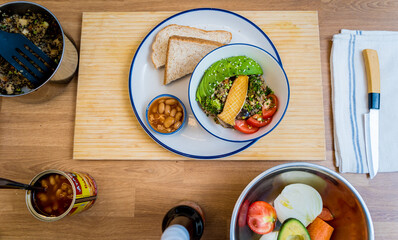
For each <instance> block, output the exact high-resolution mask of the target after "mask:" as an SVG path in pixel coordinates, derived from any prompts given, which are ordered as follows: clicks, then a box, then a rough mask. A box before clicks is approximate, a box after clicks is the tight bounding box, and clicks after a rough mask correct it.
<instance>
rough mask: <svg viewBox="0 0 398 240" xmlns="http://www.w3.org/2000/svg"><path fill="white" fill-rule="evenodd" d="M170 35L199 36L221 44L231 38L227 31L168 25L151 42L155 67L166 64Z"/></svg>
mask: <svg viewBox="0 0 398 240" xmlns="http://www.w3.org/2000/svg"><path fill="white" fill-rule="evenodd" d="M171 36H182V37H193V38H201V39H205V40H210V41H216V42H219V43H222V44H227V43H229V42H230V41H231V39H232V34H231V33H230V32H227V31H222V30H216V31H206V30H203V29H199V28H194V27H189V26H181V25H176V24H171V25H168V26H167V27H165V28H163V29H162V30H160V31H159V32H158V33H157V34H156V37H155V40H154V41H153V43H152V54H151V58H152V62H153V64H154V65H155V67H156V68H160V67H162V66H164V65H165V64H166V51H167V45H168V41H169V38H170V37H171Z"/></svg>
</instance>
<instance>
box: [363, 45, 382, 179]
mask: <svg viewBox="0 0 398 240" xmlns="http://www.w3.org/2000/svg"><path fill="white" fill-rule="evenodd" d="M362 54H363V57H364V60H365V68H366V75H367V78H368V105H369V113H368V114H365V127H366V126H368V128H369V129H365V132H367V133H368V134H365V138H368V140H369V145H370V149H369V150H370V154H368V156H367V162H368V168H369V175H370V178H371V179H372V178H374V176H376V174H377V171H378V170H379V110H380V65H379V58H378V55H377V51H376V50H373V49H365V50H363V51H362ZM369 145H368V146H369Z"/></svg>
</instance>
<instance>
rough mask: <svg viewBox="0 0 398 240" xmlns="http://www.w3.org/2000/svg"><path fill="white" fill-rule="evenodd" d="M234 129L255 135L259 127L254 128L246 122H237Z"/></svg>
mask: <svg viewBox="0 0 398 240" xmlns="http://www.w3.org/2000/svg"><path fill="white" fill-rule="evenodd" d="M234 128H235V129H236V130H238V131H239V132H242V133H247V134H251V133H255V132H257V131H258V127H253V126H251V125H249V124H247V121H246V120H235V126H234Z"/></svg>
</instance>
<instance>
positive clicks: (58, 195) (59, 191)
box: [55, 188, 62, 199]
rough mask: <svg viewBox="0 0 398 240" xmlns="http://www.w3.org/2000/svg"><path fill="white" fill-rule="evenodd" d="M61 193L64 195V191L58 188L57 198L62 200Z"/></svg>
mask: <svg viewBox="0 0 398 240" xmlns="http://www.w3.org/2000/svg"><path fill="white" fill-rule="evenodd" d="M61 193H62V189H60V188H58V189H57V191H56V192H55V196H56V197H57V198H58V199H60V198H61V197H60V195H61Z"/></svg>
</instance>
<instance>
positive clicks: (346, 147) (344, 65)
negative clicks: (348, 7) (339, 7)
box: [330, 29, 398, 173]
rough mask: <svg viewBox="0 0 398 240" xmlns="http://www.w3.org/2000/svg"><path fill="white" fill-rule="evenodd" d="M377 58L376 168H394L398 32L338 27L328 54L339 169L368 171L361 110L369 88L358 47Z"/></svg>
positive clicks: (397, 126) (397, 124)
mask: <svg viewBox="0 0 398 240" xmlns="http://www.w3.org/2000/svg"><path fill="white" fill-rule="evenodd" d="M367 48H369V49H374V50H376V51H377V53H378V56H379V62H380V130H379V131H380V133H379V135H380V139H379V146H380V148H379V151H380V153H379V172H393V171H398V32H389V31H359V30H356V31H354V30H345V29H343V30H341V33H340V34H336V35H334V36H333V47H332V53H331V57H330V69H331V76H332V106H333V118H334V119H333V121H334V139H335V142H334V145H335V154H336V165H337V166H338V167H339V169H340V172H353V173H368V172H369V171H368V165H367V161H366V145H365V129H364V114H365V113H367V112H369V109H368V92H367V78H366V71H365V64H364V60H363V56H362V50H364V49H367Z"/></svg>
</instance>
